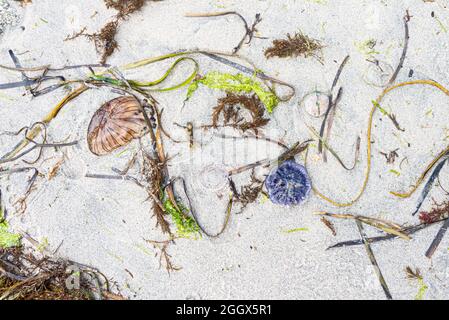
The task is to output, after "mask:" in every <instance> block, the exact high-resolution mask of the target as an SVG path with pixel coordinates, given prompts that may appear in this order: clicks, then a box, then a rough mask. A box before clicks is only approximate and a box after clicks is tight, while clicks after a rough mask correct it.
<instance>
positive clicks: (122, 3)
mask: <svg viewBox="0 0 449 320" xmlns="http://www.w3.org/2000/svg"><path fill="white" fill-rule="evenodd" d="M148 1H162V0H104V3H105V5H106V7H107V8H113V9H115V10H117V11H118V13H117V15H116V16H115V17H114V19H113V20H112V21H110V22H108V23H106V24H105V25H104V26H103V27H102V28H101V30H100V31H99V32H95V33H86V30H87V28H86V27H84V28H83V29H82V30H81V31H79V32H78V33H75V34H74V35H72V36H69V37H67V38H66V39H65V41H67V40H73V39H76V38H78V37H80V36H84V37H86V38H88V39H89V40H90V41H93V42H94V44H95V48H96V50H97V52H98V53H99V54H100V55H101V58H100V63H101V64H105V63H106V61H107V59H108V58H109V57H110V56H111V55H112V54H113V53H114V51H115V50H116V49H117V48H119V45H118V42H117V40H116V39H115V37H116V35H117V33H118V29H119V26H120V24H121V22H122V21H123V20H125V19H127V18H128V17H129V16H130V15H131V14H133V13H135V12H138V11H140V10H141V9H142V8H143V7H144V5H145V4H146V3H147V2H148Z"/></svg>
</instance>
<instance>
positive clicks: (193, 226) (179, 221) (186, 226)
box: [164, 198, 201, 240]
mask: <svg viewBox="0 0 449 320" xmlns="http://www.w3.org/2000/svg"><path fill="white" fill-rule="evenodd" d="M177 205H178V208H179V209H180V210H182V211H183V212H181V211H180V210H178V208H176V207H175V206H174V205H173V203H172V202H171V201H170V199H168V198H167V199H165V200H164V209H165V211H166V212H167V213H168V214H170V216H171V217H172V219H173V222H174V223H175V225H176V230H177V236H178V237H180V238H186V239H195V240H196V239H198V237H201V233H200V227H199V226H198V224H197V223H196V221H195V219H193V218H192V217H189V216H187V215H186V214H185V212H188V210H187V209H186V208H185V207H184V206H183V205H181V204H180V203H179V202H178V203H177Z"/></svg>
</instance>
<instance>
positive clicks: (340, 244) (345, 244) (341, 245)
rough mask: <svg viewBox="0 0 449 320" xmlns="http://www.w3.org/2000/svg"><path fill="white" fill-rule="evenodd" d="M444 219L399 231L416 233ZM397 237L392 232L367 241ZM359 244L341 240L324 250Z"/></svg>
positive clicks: (353, 241)
mask: <svg viewBox="0 0 449 320" xmlns="http://www.w3.org/2000/svg"><path fill="white" fill-rule="evenodd" d="M446 220H447V218H446V219H441V220H438V221H435V222H432V223H421V224H418V225H416V226H411V227H406V228H403V229H401V232H403V233H405V234H407V235H412V234H414V233H416V232H418V231H421V230H424V229H426V228H427V227H430V226H432V225H434V224H436V223H439V222H442V221H446ZM397 237H398V236H397V235H394V234H387V235H385V236H379V237H372V238H367V240H368V241H369V243H376V242H382V241H386V240H392V239H395V238H397ZM361 244H363V241H361V240H349V241H342V242H339V243H337V244H334V245H332V246H330V247H328V248H327V249H326V250H329V249H336V248H342V247H351V246H358V245H361Z"/></svg>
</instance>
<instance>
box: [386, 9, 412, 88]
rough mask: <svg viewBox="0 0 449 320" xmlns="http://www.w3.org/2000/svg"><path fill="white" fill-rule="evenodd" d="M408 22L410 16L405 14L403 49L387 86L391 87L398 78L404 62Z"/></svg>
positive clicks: (408, 37)
mask: <svg viewBox="0 0 449 320" xmlns="http://www.w3.org/2000/svg"><path fill="white" fill-rule="evenodd" d="M409 21H410V15H409V14H408V12H407V14H406V15H405V17H404V29H405V40H404V49H403V50H402V55H401V59H400V60H399V64H398V66H397V68H396V71H395V72H394V73H393V75H392V76H391V79H390V81H388V84H387V86H391V85H392V84H393V83H394V82H395V81H396V78H397V77H398V74H399V72H400V71H401V69H402V67H403V66H404V61H405V58H406V56H407V50H408V42H409V39H410V32H409V28H408V23H409Z"/></svg>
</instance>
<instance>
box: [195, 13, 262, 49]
mask: <svg viewBox="0 0 449 320" xmlns="http://www.w3.org/2000/svg"><path fill="white" fill-rule="evenodd" d="M228 15H234V16H237V17H238V18H240V20H242V22H243V25H244V27H245V34H244V35H243V38H242V39H241V40H240V42H239V43H238V45H237V46H236V47H235V48H234V49H233V50H232V53H233V54H236V53H237V52H238V51H239V50H240V49H241V48H242V46H243V44H250V43H251V41H252V40H253V38H261V37H256V36H255V35H254V34H255V33H256V32H257V31H258V30H257V28H256V27H257V25H258V24H259V23H260V22H261V21H262V17H261V15H260V13H257V14H256V17H255V18H254V22H253V24H252V25H251V26H250V25H249V23H248V22H247V21H246V19H245V18H244V17H243V16H242V15H241V14H240V13H238V12H236V11H226V12H217V13H199V14H196V13H190V14H187V15H186V17H190V18H208V17H221V16H228ZM261 39H266V38H261ZM245 40H246V42H245Z"/></svg>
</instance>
